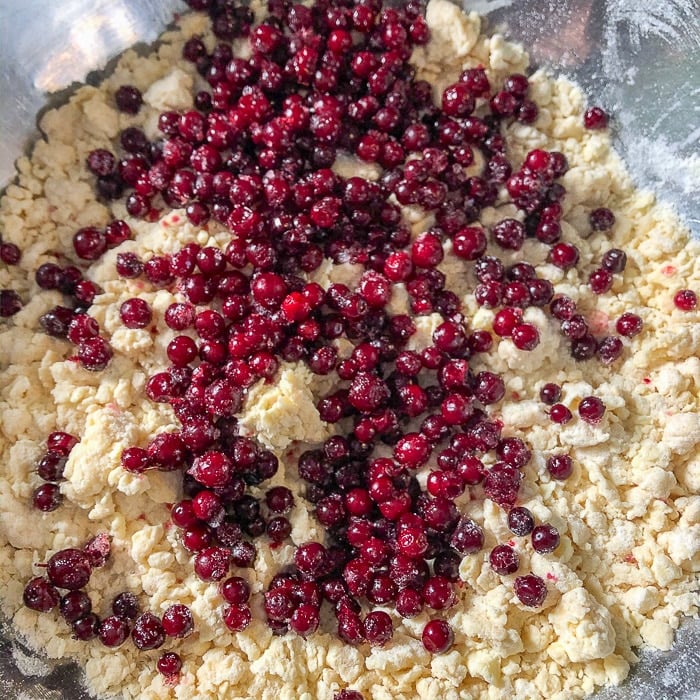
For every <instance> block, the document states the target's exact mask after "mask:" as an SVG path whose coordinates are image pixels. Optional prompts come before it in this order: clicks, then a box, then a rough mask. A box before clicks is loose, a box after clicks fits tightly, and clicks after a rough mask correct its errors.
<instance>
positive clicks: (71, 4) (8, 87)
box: [0, 0, 700, 700]
mask: <svg viewBox="0 0 700 700" xmlns="http://www.w3.org/2000/svg"><path fill="white" fill-rule="evenodd" d="M463 4H464V6H465V7H466V8H467V9H470V10H476V11H478V12H480V13H482V14H484V15H485V16H486V17H487V19H488V26H489V30H500V31H503V32H504V33H505V34H506V35H507V36H508V37H510V38H513V39H517V40H520V41H522V42H523V43H524V44H525V45H526V46H527V47H529V49H530V53H531V58H532V60H533V62H534V63H535V64H536V65H543V66H546V67H551V68H552V70H556V71H559V72H561V71H563V72H564V73H565V74H567V75H569V76H571V77H572V78H573V79H575V80H576V81H577V82H579V83H580V84H581V85H582V86H583V87H584V89H585V90H586V92H587V93H588V95H589V96H590V98H591V101H592V102H593V103H596V104H601V105H603V106H605V107H606V108H608V109H609V110H610V112H611V113H612V114H613V115H614V125H613V129H614V135H615V140H616V145H617V147H618V149H619V151H620V153H621V154H622V156H623V158H624V159H625V160H626V161H627V164H628V166H629V167H630V170H631V172H632V173H633V175H634V177H635V179H636V180H637V182H638V184H639V185H640V186H643V187H647V188H651V189H653V190H654V191H656V192H657V194H658V195H659V196H660V198H661V199H662V200H664V201H666V202H668V203H670V204H671V205H673V206H675V207H676V209H677V210H678V212H679V213H680V214H681V216H682V217H683V218H684V220H685V221H686V223H687V224H688V226H689V227H690V228H691V230H692V231H693V233H694V235H696V236H700V148H699V143H700V0H644V2H637V1H636V0H558V1H555V0H473V1H472V2H469V1H468V0H465V2H464V3H463ZM184 9H185V5H184V3H183V2H181V1H180V0H92V1H89V0H62V1H61V2H60V3H55V2H46V1H45V0H24V2H22V3H18V2H16V1H15V0H0V32H1V33H2V39H0V95H2V100H0V188H3V187H5V186H6V185H7V184H8V183H9V182H10V181H11V180H12V177H13V173H14V161H15V160H16V158H18V157H19V156H20V155H21V154H23V153H25V152H27V149H28V147H29V145H30V144H31V142H32V141H33V140H34V139H36V138H37V135H38V133H37V130H36V114H37V113H38V112H41V111H42V110H43V109H46V107H47V106H52V105H56V104H59V103H60V102H61V101H62V100H65V99H66V96H67V95H68V94H70V91H71V86H74V85H75V84H76V83H79V82H84V81H85V80H87V81H88V82H94V81H96V80H97V79H98V77H99V74H100V73H99V71H102V72H103V71H104V69H105V66H107V69H108V66H109V63H110V61H112V59H114V57H115V56H117V55H118V54H119V53H121V52H122V51H124V50H125V49H126V48H128V47H130V46H133V45H134V44H140V45H141V46H143V47H144V48H145V47H146V46H148V45H149V44H150V43H152V42H153V41H155V40H156V38H157V36H158V34H159V33H160V32H161V31H162V30H163V28H164V27H165V26H166V25H167V24H168V22H170V21H171V20H172V18H173V15H174V14H175V13H177V12H181V11H183V10H184ZM96 71H98V72H96ZM699 648H700V623H699V622H698V620H695V621H688V622H686V623H685V624H683V625H682V626H681V629H680V631H679V633H678V638H677V643H676V646H675V647H674V649H673V650H672V651H670V652H666V653H661V652H651V651H642V653H641V656H642V661H641V663H640V664H639V665H638V666H637V667H636V668H635V669H634V670H633V672H632V675H631V677H630V679H629V681H628V682H626V683H625V684H624V685H623V686H622V687H620V688H608V689H605V690H603V691H601V692H600V693H598V694H597V695H596V698H598V699H599V700H642V699H644V700H649V699H650V698H651V699H653V700H692V699H693V698H696V699H697V698H700V692H699V691H698V686H699V685H700V652H698V649H699ZM0 689H1V690H3V691H6V697H24V698H43V699H46V700H48V699H51V700H59V699H60V698H66V699H68V698H70V700H82V699H83V698H85V700H87V698H88V697H89V696H88V695H87V694H86V693H85V691H84V689H83V688H82V687H81V684H80V675H79V672H78V671H77V669H75V667H73V666H56V665H54V664H47V663H44V662H42V661H41V660H38V659H36V657H35V656H34V655H33V654H31V653H28V652H27V651H26V650H24V649H23V647H22V645H21V643H20V642H19V641H17V640H16V639H14V637H13V635H12V633H11V631H10V630H9V627H5V628H4V629H3V630H2V633H0Z"/></svg>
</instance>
